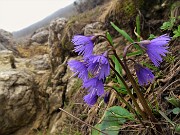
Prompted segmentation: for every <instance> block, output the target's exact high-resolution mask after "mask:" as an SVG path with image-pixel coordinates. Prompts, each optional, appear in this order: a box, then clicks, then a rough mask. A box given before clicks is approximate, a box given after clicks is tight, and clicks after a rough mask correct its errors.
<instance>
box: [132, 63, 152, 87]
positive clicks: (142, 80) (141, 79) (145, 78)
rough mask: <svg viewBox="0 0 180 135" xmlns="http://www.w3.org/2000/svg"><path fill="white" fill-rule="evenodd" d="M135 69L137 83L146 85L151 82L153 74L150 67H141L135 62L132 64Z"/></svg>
mask: <svg viewBox="0 0 180 135" xmlns="http://www.w3.org/2000/svg"><path fill="white" fill-rule="evenodd" d="M134 68H135V71H136V75H137V77H138V83H139V84H140V85H141V86H143V85H147V84H148V83H150V82H151V83H152V82H153V80H154V75H153V73H152V72H151V70H150V69H148V68H146V67H143V66H142V65H140V64H135V66H134Z"/></svg>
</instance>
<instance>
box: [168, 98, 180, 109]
mask: <svg viewBox="0 0 180 135" xmlns="http://www.w3.org/2000/svg"><path fill="white" fill-rule="evenodd" d="M165 99H166V100H167V101H168V102H169V103H171V104H172V105H174V106H175V107H180V100H179V99H178V98H175V97H165Z"/></svg>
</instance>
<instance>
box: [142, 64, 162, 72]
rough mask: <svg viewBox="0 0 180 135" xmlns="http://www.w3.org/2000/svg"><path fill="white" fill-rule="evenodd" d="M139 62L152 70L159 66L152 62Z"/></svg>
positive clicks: (156, 69)
mask: <svg viewBox="0 0 180 135" xmlns="http://www.w3.org/2000/svg"><path fill="white" fill-rule="evenodd" d="M141 64H142V65H144V66H146V67H148V68H149V69H152V70H154V71H158V70H159V68H157V67H155V66H154V65H152V64H149V63H146V62H142V63H141Z"/></svg>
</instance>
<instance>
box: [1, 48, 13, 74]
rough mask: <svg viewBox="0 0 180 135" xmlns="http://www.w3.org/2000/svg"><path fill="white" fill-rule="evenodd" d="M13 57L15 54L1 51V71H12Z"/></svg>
mask: <svg viewBox="0 0 180 135" xmlns="http://www.w3.org/2000/svg"><path fill="white" fill-rule="evenodd" d="M11 56H13V52H12V51H9V50H3V51H0V71H3V70H7V69H11V65H10V57H11Z"/></svg>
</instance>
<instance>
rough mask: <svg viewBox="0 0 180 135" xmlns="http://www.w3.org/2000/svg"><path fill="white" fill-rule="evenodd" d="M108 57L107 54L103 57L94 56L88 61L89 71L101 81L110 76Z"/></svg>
mask: <svg viewBox="0 0 180 135" xmlns="http://www.w3.org/2000/svg"><path fill="white" fill-rule="evenodd" d="M106 55H107V52H105V53H104V54H102V55H92V56H90V57H89V58H88V60H87V63H88V64H87V66H88V71H90V72H91V73H92V74H93V75H94V76H96V77H98V78H99V79H105V77H107V76H108V75H109V74H110V65H109V61H108V59H107V57H106Z"/></svg>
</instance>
